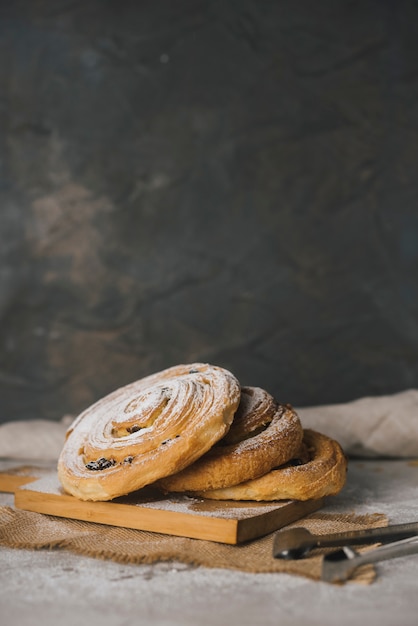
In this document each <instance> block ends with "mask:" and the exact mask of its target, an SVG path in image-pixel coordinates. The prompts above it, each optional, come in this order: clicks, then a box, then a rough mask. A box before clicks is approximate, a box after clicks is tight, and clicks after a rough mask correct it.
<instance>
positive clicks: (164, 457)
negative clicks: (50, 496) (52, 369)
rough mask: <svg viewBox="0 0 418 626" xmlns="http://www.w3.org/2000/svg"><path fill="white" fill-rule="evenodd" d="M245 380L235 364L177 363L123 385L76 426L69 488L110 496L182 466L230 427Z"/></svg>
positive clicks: (64, 464)
mask: <svg viewBox="0 0 418 626" xmlns="http://www.w3.org/2000/svg"><path fill="white" fill-rule="evenodd" d="M240 395H241V389H240V385H239V383H238V381H237V379H236V378H235V376H233V374H231V372H229V371H228V370H225V369H223V368H220V367H216V366H212V365H209V364H204V363H194V364H191V365H178V366H175V367H172V368H169V369H166V370H163V371H162V372H158V373H156V374H152V375H151V376H147V377H146V378H143V379H141V380H138V381H136V382H133V383H131V384H129V385H127V386H125V387H122V388H120V389H118V390H116V391H114V392H113V393H111V394H109V395H108V396H106V397H105V398H103V399H101V400H99V401H98V402H96V403H95V404H93V405H92V406H91V407H89V408H87V409H86V410H85V411H84V412H83V413H82V414H81V415H80V416H79V417H78V418H77V419H76V420H75V421H74V423H73V424H72V425H71V427H70V428H69V430H68V432H67V436H66V441H65V444H64V447H63V449H62V452H61V455H60V457H59V461H58V477H59V479H60V481H61V483H62V486H63V487H64V489H65V491H67V492H68V493H70V494H72V495H74V496H76V497H77V498H79V499H81V500H111V499H113V498H115V497H117V496H121V495H124V494H127V493H130V492H132V491H135V490H137V489H140V488H141V487H144V486H145V485H148V484H150V483H153V482H155V481H156V480H158V479H160V478H162V477H164V476H167V475H169V474H173V473H176V472H179V471H181V470H182V469H183V468H184V467H186V466H187V465H189V464H191V463H193V462H194V461H196V460H197V459H198V458H199V457H200V456H202V455H203V454H204V453H205V452H207V451H208V450H209V449H210V448H211V447H212V446H213V445H214V444H215V443H216V442H217V441H218V440H219V439H221V438H222V437H223V436H224V435H225V434H226V433H227V431H228V430H229V428H230V425H231V423H232V420H233V417H234V414H235V412H236V410H237V408H238V405H239V400H240Z"/></svg>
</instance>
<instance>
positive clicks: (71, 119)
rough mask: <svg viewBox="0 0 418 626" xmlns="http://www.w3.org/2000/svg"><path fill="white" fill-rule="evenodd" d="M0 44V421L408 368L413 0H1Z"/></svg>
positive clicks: (413, 308) (400, 383)
mask: <svg viewBox="0 0 418 626" xmlns="http://www.w3.org/2000/svg"><path fill="white" fill-rule="evenodd" d="M0 59H1V61H0V124H1V134H0V166H1V186H0V255H1V258H0V263H1V265H0V325H1V326H0V403H1V405H0V420H3V421H5V420H10V419H23V418H33V417H48V418H52V419H58V418H60V417H61V416H62V415H63V414H64V413H68V412H71V413H75V412H77V411H79V410H81V409H82V408H84V407H85V406H87V405H88V404H90V403H91V402H93V401H94V400H96V399H97V398H98V397H100V396H102V395H104V394H105V393H107V392H109V391H111V390H113V389H114V388H116V387H118V386H120V385H123V384H125V383H128V382H130V381H132V380H134V379H136V378H138V377H140V376H143V375H145V374H148V373H151V372H153V371H156V370H159V369H162V368H164V367H168V366H170V365H173V364H176V363H180V362H189V361H190V362H191V361H194V360H204V361H209V362H212V363H216V364H219V365H223V366H226V367H228V368H230V369H231V370H232V371H234V373H235V374H236V375H237V376H238V377H239V378H240V379H241V380H242V382H243V383H245V384H253V385H260V386H263V387H265V388H267V389H269V390H270V391H271V392H273V393H275V394H276V395H277V397H278V398H279V399H280V400H282V401H288V402H292V403H294V404H296V405H297V406H302V405H304V404H305V405H306V404H314V403H324V402H340V401H346V400H349V399H352V398H354V397H358V396H360V395H364V394H369V393H370V394H375V393H377V394H381V393H388V392H395V391H398V390H401V389H404V388H406V387H410V386H416V385H417V384H418V322H417V319H418V292H417V278H418V275H417V273H418V177H417V168H418V105H417V103H418V4H417V2H412V1H405V2H403V1H402V0H401V1H400V2H396V1H395V0H393V1H392V2H388V1H386V2H382V1H381V0H376V1H367V0H366V1H348V0H341V1H337V2H336V1H335V0H325V1H323V0H321V1H319V2H311V1H309V0H302V1H299V2H293V1H292V0H281V1H272V0H270V1H261V2H260V1H256V0H254V1H250V0H235V1H229V0H223V1H222V0H221V1H213V2H210V1H198V0H176V1H175V2H174V1H170V0H153V1H152V2H150V1H144V0H141V1H140V2H135V1H127V0H124V1H117V0H114V1H109V0H108V1H106V0H86V1H85V2H81V1H80V2H75V1H69V0H27V1H15V2H13V1H11V2H9V1H6V0H2V1H1V2H0Z"/></svg>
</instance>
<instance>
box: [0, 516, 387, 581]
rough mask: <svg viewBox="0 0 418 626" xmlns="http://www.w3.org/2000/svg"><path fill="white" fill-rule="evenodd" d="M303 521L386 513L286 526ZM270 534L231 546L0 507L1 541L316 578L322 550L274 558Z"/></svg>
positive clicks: (362, 576) (358, 525) (335, 524)
mask: <svg viewBox="0 0 418 626" xmlns="http://www.w3.org/2000/svg"><path fill="white" fill-rule="evenodd" d="M301 524H303V526H305V527H306V528H308V529H309V530H310V531H311V532H314V533H318V534H321V533H328V532H342V531H345V530H357V529H362V528H365V527H378V526H385V525H386V524H387V519H386V517H385V516H384V515H381V514H371V515H351V514H348V515H336V514H327V513H321V512H316V513H313V514H311V515H310V516H308V517H306V518H304V519H303V521H299V522H295V523H294V524H291V525H290V526H292V525H296V526H297V525H301ZM290 526H288V527H290ZM273 537H274V533H272V534H269V535H267V536H265V537H262V538H260V539H256V540H253V541H251V542H248V543H245V544H241V545H238V546H232V545H226V544H221V543H215V542H211V541H202V540H198V539H187V538H184V537H174V536H171V535H163V534H159V533H151V532H146V531H140V530H132V529H128V528H118V527H113V526H105V525H102V524H96V523H92V522H82V521H78V520H70V519H64V518H59V517H52V516H49V515H41V514H39V513H32V512H28V511H21V510H15V509H12V508H10V507H0V545H2V546H7V547H11V548H29V549H42V548H49V549H51V548H60V549H66V550H70V551H71V552H75V553H77V554H81V555H84V556H90V557H96V558H103V559H111V560H114V561H117V562H120V563H155V562H157V561H174V562H181V563H188V564H191V565H201V566H205V567H211V568H224V569H231V570H239V571H242V572H252V573H261V572H264V573H266V572H285V573H288V574H296V575H299V576H304V577H307V578H310V579H313V580H320V578H321V555H322V554H323V553H324V551H319V550H316V551H313V552H312V553H311V555H310V556H308V557H307V558H304V559H301V560H296V561H285V560H280V559H274V558H273V556H272V548H273ZM374 578H375V570H374V569H373V567H372V566H365V567H363V568H361V569H359V570H358V571H357V572H356V574H355V576H354V577H353V578H352V581H354V582H360V583H364V584H368V583H371V582H372V581H373V580H374Z"/></svg>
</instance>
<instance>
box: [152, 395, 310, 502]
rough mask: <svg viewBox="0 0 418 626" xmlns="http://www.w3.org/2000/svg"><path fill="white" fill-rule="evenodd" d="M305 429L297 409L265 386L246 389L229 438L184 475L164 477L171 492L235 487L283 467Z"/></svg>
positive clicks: (162, 481) (296, 449)
mask: <svg viewBox="0 0 418 626" xmlns="http://www.w3.org/2000/svg"><path fill="white" fill-rule="evenodd" d="M302 436H303V430H302V426H301V424H300V421H299V418H298V416H297V414H296V412H295V411H294V410H293V409H292V407H291V406H289V405H282V404H278V403H277V402H276V401H275V400H274V398H273V397H272V396H271V395H270V394H269V393H267V391H265V390H264V389H260V388H259V387H242V389H241V401H240V404H239V407H238V410H237V412H236V414H235V417H234V421H233V423H232V425H231V428H230V430H229V431H228V433H227V434H226V435H225V437H224V438H223V439H222V440H221V441H219V442H218V443H217V444H216V445H215V446H214V447H213V448H212V449H211V450H209V452H207V453H206V454H205V455H204V456H202V457H200V458H199V459H198V460H197V461H196V462H195V463H193V464H192V465H189V466H188V467H186V468H185V469H184V470H182V471H181V472H180V473H177V474H174V475H171V476H168V477H167V478H163V479H162V480H160V481H159V483H158V486H159V487H161V488H162V489H163V490H164V491H168V492H173V491H174V492H175V491H177V492H182V491H207V490H212V489H223V488H225V487H231V486H233V485H237V484H239V483H242V482H244V481H247V480H250V479H253V478H256V477H258V476H262V475H263V474H265V473H267V472H269V471H270V470H271V469H272V468H273V467H276V466H277V465H282V464H283V463H285V462H286V461H288V460H289V459H291V458H292V457H293V456H294V454H296V452H297V451H298V449H299V448H300V445H301V442H302Z"/></svg>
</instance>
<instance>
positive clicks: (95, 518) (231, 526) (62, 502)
mask: <svg viewBox="0 0 418 626" xmlns="http://www.w3.org/2000/svg"><path fill="white" fill-rule="evenodd" d="M15 506H16V508H18V509H22V510H25V511H32V512H34V513H43V514H46V515H53V516H56V517H64V518H70V519H77V520H82V521H86V522H94V523H97V524H105V525H110V526H119V527H121V528H132V529H136V530H144V531H150V532H155V533H161V534H165V535H176V536H178V537H189V538H191V539H201V540H202V539H203V540H207V541H216V542H219V543H227V544H236V543H237V542H238V533H237V529H238V520H235V519H221V518H215V517H203V516H201V515H193V514H189V513H181V512H176V511H169V512H167V511H164V510H161V509H153V508H147V507H141V506H129V507H128V506H126V505H123V504H118V503H116V502H113V503H112V505H111V507H109V502H84V501H82V500H77V498H75V497H73V496H70V495H65V494H63V495H61V494H60V495H55V494H49V493H43V492H39V491H32V490H30V489H28V488H27V487H25V488H24V489H19V488H18V489H16V491H15ZM167 513H168V515H167Z"/></svg>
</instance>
